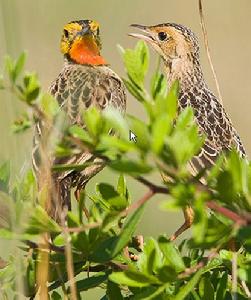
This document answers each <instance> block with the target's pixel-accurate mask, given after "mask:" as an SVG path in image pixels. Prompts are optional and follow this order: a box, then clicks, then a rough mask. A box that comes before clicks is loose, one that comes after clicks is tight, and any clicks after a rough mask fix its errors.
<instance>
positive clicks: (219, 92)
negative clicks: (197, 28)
mask: <svg viewBox="0 0 251 300" xmlns="http://www.w3.org/2000/svg"><path fill="white" fill-rule="evenodd" d="M199 13H200V24H201V28H202V32H203V37H204V42H205V48H206V52H207V58H208V61H209V64H210V67H211V70H212V73H213V77H214V81H215V84H216V88H217V92H218V96H219V100H220V102H221V103H222V104H223V100H222V95H221V91H220V85H219V82H218V79H217V75H216V72H215V69H214V66H213V62H212V59H211V55H210V49H209V42H208V37H207V29H206V25H205V18H204V14H203V8H202V0H199Z"/></svg>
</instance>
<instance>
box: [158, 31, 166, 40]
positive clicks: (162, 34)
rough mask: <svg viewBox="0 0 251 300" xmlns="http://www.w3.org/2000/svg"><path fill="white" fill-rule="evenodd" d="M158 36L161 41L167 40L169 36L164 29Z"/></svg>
mask: <svg viewBox="0 0 251 300" xmlns="http://www.w3.org/2000/svg"><path fill="white" fill-rule="evenodd" d="M158 38H159V40H160V41H162V42H163V41H166V40H167V38H168V36H167V34H166V33H165V32H164V31H161V32H159V33H158Z"/></svg>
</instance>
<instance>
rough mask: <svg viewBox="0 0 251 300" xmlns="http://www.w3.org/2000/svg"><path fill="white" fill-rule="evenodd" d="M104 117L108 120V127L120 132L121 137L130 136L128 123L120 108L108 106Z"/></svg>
mask: <svg viewBox="0 0 251 300" xmlns="http://www.w3.org/2000/svg"><path fill="white" fill-rule="evenodd" d="M103 117H104V119H105V120H106V122H107V125H106V126H107V127H108V128H109V129H111V128H112V129H113V131H115V132H116V133H119V135H120V137H121V138H124V139H127V137H128V131H129V129H128V125H127V123H126V120H125V118H124V117H123V116H122V114H121V113H120V111H119V110H118V109H115V108H113V107H107V108H106V109H105V110H104V111H103Z"/></svg>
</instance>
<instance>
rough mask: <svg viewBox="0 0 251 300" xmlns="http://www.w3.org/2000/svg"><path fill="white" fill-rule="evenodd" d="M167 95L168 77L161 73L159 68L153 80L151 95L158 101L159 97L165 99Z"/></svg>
mask: <svg viewBox="0 0 251 300" xmlns="http://www.w3.org/2000/svg"><path fill="white" fill-rule="evenodd" d="M166 94H167V80H166V77H165V76H164V75H163V74H162V73H161V72H160V71H159V67H158V69H157V71H156V72H155V73H154V75H153V77H152V79H151V95H152V98H153V99H155V100H156V99H157V98H158V97H163V96H164V95H166Z"/></svg>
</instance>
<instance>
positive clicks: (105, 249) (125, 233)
mask: <svg viewBox="0 0 251 300" xmlns="http://www.w3.org/2000/svg"><path fill="white" fill-rule="evenodd" d="M143 209H144V205H142V206H141V207H140V208H138V209H137V210H136V212H135V213H134V214H133V215H132V216H131V218H130V219H129V220H128V221H127V223H126V224H125V226H124V228H123V229H122V232H121V234H120V235H119V236H112V237H109V238H108V239H106V240H104V241H102V242H101V243H99V244H98V245H97V247H96V249H94V252H93V253H92V254H91V255H90V258H91V260H92V261H94V262H98V263H103V262H106V261H109V260H111V259H113V258H114V257H116V256H117V255H118V254H119V253H120V252H121V251H122V250H123V248H124V247H125V246H126V245H127V244H128V242H129V241H130V240H131V238H132V235H133V233H134V231H135V230H136V226H137V224H138V222H139V220H140V217H141V215H142V213H143Z"/></svg>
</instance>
